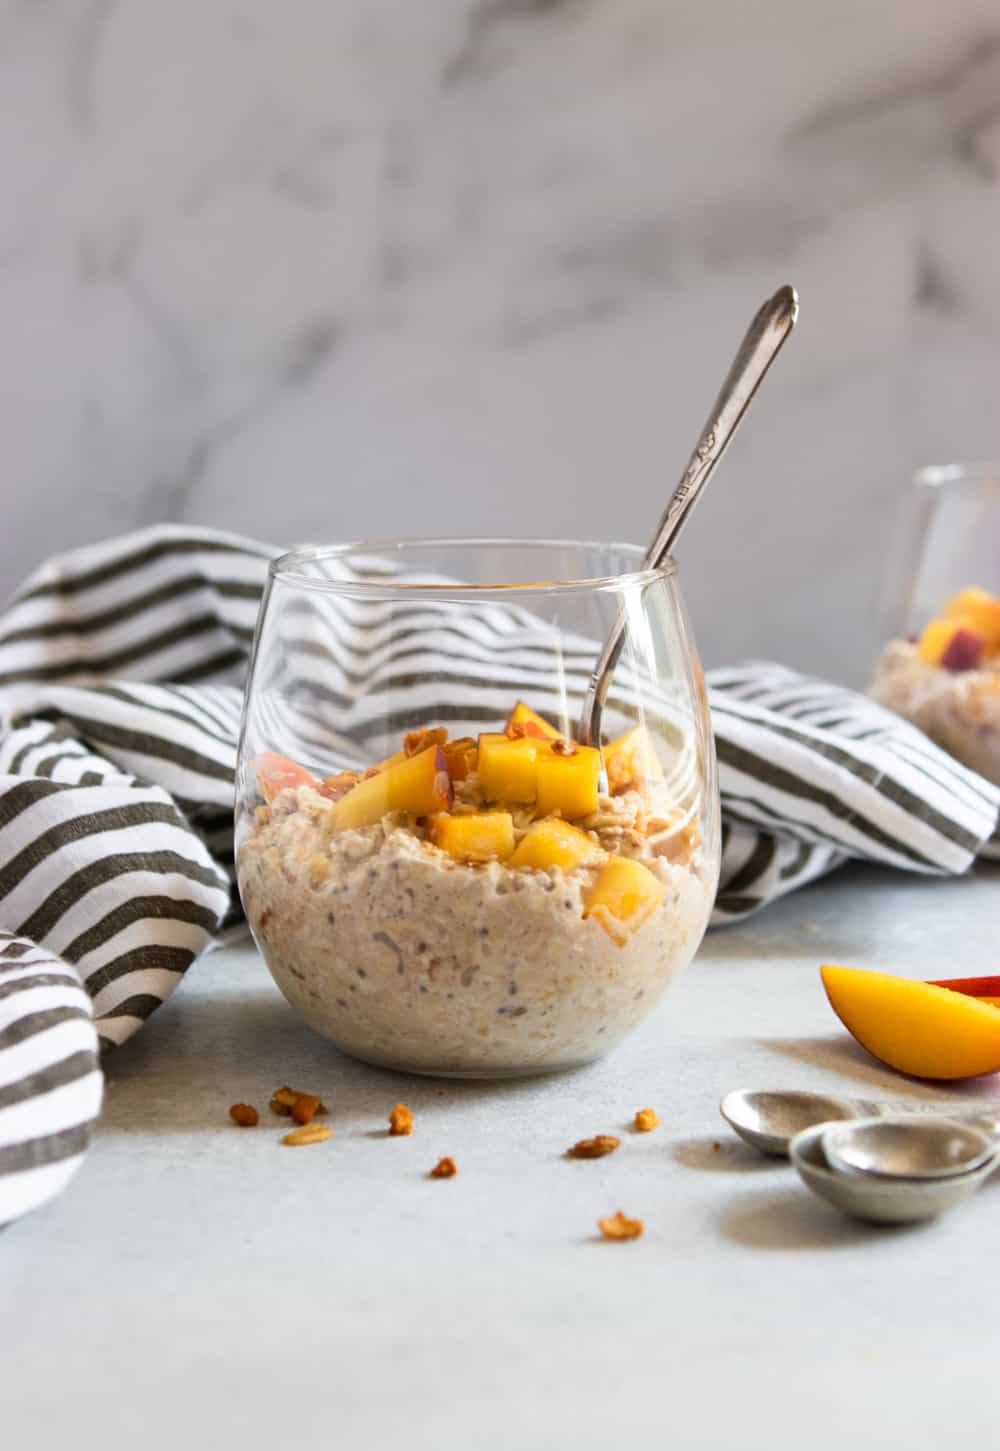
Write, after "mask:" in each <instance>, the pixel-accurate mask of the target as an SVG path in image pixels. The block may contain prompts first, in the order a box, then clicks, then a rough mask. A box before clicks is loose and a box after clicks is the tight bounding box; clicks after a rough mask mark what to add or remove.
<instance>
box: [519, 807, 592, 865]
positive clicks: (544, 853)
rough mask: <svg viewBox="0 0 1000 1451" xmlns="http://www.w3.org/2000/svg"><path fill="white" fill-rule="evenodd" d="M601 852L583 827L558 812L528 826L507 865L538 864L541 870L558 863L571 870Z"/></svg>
mask: <svg viewBox="0 0 1000 1451" xmlns="http://www.w3.org/2000/svg"><path fill="white" fill-rule="evenodd" d="M603 856H604V851H603V849H602V848H601V847H600V846H598V844H597V842H596V841H594V840H593V838H592V837H589V836H588V835H587V833H586V832H585V831H581V830H580V829H579V827H577V826H570V824H569V822H568V821H561V820H560V819H559V817H558V816H549V817H546V819H545V820H544V821H536V822H535V823H534V824H533V825H532V826H529V827H528V830H527V831H526V832H525V833H524V835H523V836H522V838H521V840H520V841H519V842H518V846H517V850H516V851H515V852H514V855H513V856H512V857H511V858H510V861H509V862H508V866H512V867H539V868H540V869H541V870H542V871H548V870H549V868H550V867H558V868H559V869H560V871H564V872H572V871H574V870H575V869H576V868H577V867H578V866H582V865H583V863H584V862H590V861H595V860H596V859H597V858H598V857H603Z"/></svg>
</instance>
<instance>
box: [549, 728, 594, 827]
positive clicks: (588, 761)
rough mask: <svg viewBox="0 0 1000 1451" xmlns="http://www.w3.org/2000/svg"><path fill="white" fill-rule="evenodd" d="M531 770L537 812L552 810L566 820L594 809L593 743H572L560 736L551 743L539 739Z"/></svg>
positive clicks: (578, 816) (588, 813)
mask: <svg viewBox="0 0 1000 1451" xmlns="http://www.w3.org/2000/svg"><path fill="white" fill-rule="evenodd" d="M535 770H536V776H537V785H538V790H537V797H536V810H537V813H538V815H539V816H550V815H552V814H553V813H554V812H555V813H558V814H559V815H560V816H562V817H565V819H566V820H567V821H576V820H578V819H579V818H580V817H581V816H590V815H591V814H592V813H593V812H595V811H596V810H597V787H598V782H599V780H600V776H601V753H600V751H598V750H595V748H594V747H593V746H576V745H573V744H572V743H571V742H568V741H563V740H562V738H561V737H560V738H559V739H557V740H556V741H553V742H552V743H551V744H549V743H548V742H545V743H541V744H539V746H538V754H537V758H536V761H535Z"/></svg>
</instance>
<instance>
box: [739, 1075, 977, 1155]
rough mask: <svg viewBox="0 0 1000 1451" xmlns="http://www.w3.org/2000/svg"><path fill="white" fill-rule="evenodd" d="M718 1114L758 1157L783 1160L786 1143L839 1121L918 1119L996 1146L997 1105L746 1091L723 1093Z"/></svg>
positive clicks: (786, 1151) (786, 1149)
mask: <svg viewBox="0 0 1000 1451" xmlns="http://www.w3.org/2000/svg"><path fill="white" fill-rule="evenodd" d="M719 1112H720V1113H721V1114H722V1117H723V1118H724V1119H725V1120H726V1123H728V1124H729V1126H730V1128H731V1129H732V1130H733V1131H734V1133H737V1134H738V1135H739V1136H740V1138H741V1139H743V1141H744V1142H745V1143H747V1144H749V1145H750V1146H751V1148H754V1149H757V1150H758V1151H759V1152H760V1153H762V1154H768V1155H771V1156H773V1157H775V1158H787V1157H788V1149H789V1144H790V1143H791V1140H792V1139H793V1138H794V1136H795V1135H796V1134H797V1133H801V1132H802V1131H803V1130H804V1129H807V1128H810V1127H812V1126H813V1125H814V1124H824V1123H831V1122H834V1121H836V1120H842V1119H859V1118H872V1117H879V1118H882V1117H885V1116H886V1115H888V1114H900V1113H907V1114H920V1115H921V1116H924V1115H926V1116H928V1117H934V1116H935V1115H936V1116H937V1117H939V1118H947V1119H949V1120H951V1121H952V1122H953V1123H963V1124H971V1125H972V1126H973V1127H974V1128H978V1129H981V1130H982V1132H983V1133H985V1134H987V1135H989V1136H990V1137H994V1136H995V1137H996V1138H997V1139H998V1141H1000V1105H997V1106H996V1107H995V1108H991V1107H989V1106H988V1105H985V1104H984V1105H983V1106H982V1107H981V1108H975V1109H965V1108H958V1107H949V1106H948V1105H946V1104H941V1103H926V1104H922V1103H907V1104H899V1103H887V1102H885V1101H876V1100H872V1099H859V1098H854V1099H852V1098H841V1097H839V1096H838V1095H836V1094H829V1093H800V1092H796V1091H795V1090H791V1089H774V1090H769V1091H757V1090H754V1089H749V1088H739V1089H735V1090H734V1091H733V1092H732V1093H727V1094H726V1096H725V1098H724V1099H723V1100H722V1102H721V1104H720V1105H719Z"/></svg>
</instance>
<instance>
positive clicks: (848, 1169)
mask: <svg viewBox="0 0 1000 1451" xmlns="http://www.w3.org/2000/svg"><path fill="white" fill-rule="evenodd" d="M823 1152H824V1153H825V1154H826V1159H827V1163H828V1164H829V1165H830V1167H831V1168H833V1169H838V1170H839V1171H840V1172H841V1173H845V1174H874V1175H877V1176H878V1177H879V1178H880V1179H921V1180H924V1179H949V1178H952V1177H953V1176H954V1175H955V1174H966V1173H968V1172H969V1171H970V1170H971V1169H978V1168H979V1167H980V1166H981V1165H982V1164H984V1163H985V1162H986V1161H987V1159H996V1157H997V1153H998V1152H1000V1150H998V1146H997V1143H996V1140H991V1139H990V1138H988V1137H987V1135H986V1134H984V1133H983V1132H982V1131H981V1130H980V1129H977V1128H974V1127H973V1125H971V1124H966V1123H960V1122H959V1121H958V1120H957V1119H944V1118H941V1119H934V1118H926V1117H924V1118H919V1117H914V1116H913V1115H911V1114H906V1115H903V1114H900V1115H898V1116H897V1117H896V1118H869V1119H855V1120H854V1122H853V1123H838V1124H827V1126H826V1128H825V1129H824V1130H823Z"/></svg>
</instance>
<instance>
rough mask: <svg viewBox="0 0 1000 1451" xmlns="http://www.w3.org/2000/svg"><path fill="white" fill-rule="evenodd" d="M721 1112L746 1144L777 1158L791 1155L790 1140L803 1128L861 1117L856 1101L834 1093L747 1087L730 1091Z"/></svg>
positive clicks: (720, 1109)
mask: <svg viewBox="0 0 1000 1451" xmlns="http://www.w3.org/2000/svg"><path fill="white" fill-rule="evenodd" d="M719 1111H720V1113H721V1114H722V1117H723V1118H724V1119H725V1120H726V1123H727V1124H729V1126H730V1128H731V1129H732V1130H733V1131H734V1133H737V1134H739V1136H740V1138H741V1139H742V1140H743V1141H744V1143H747V1144H749V1145H750V1147H751V1148H753V1149H757V1150H758V1152H759V1153H761V1154H767V1155H769V1156H770V1157H771V1158H776V1159H786V1158H787V1157H788V1149H789V1144H790V1143H791V1140H792V1139H793V1138H794V1137H795V1135H796V1134H800V1133H801V1132H802V1131H803V1130H804V1129H808V1128H812V1127H813V1125H815V1124H828V1123H831V1122H832V1121H835V1120H841V1119H845V1120H846V1119H856V1118H857V1116H858V1110H857V1107H856V1105H855V1104H853V1103H851V1101H850V1100H849V1099H846V1098H837V1097H836V1096H835V1095H834V1094H830V1093H796V1092H776V1093H768V1092H766V1091H763V1092H755V1091H754V1090H753V1089H748V1088H738V1089H735V1090H734V1091H733V1092H732V1093H727V1094H726V1096H725V1098H724V1099H723V1100H722V1102H721V1104H720V1105H719Z"/></svg>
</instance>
